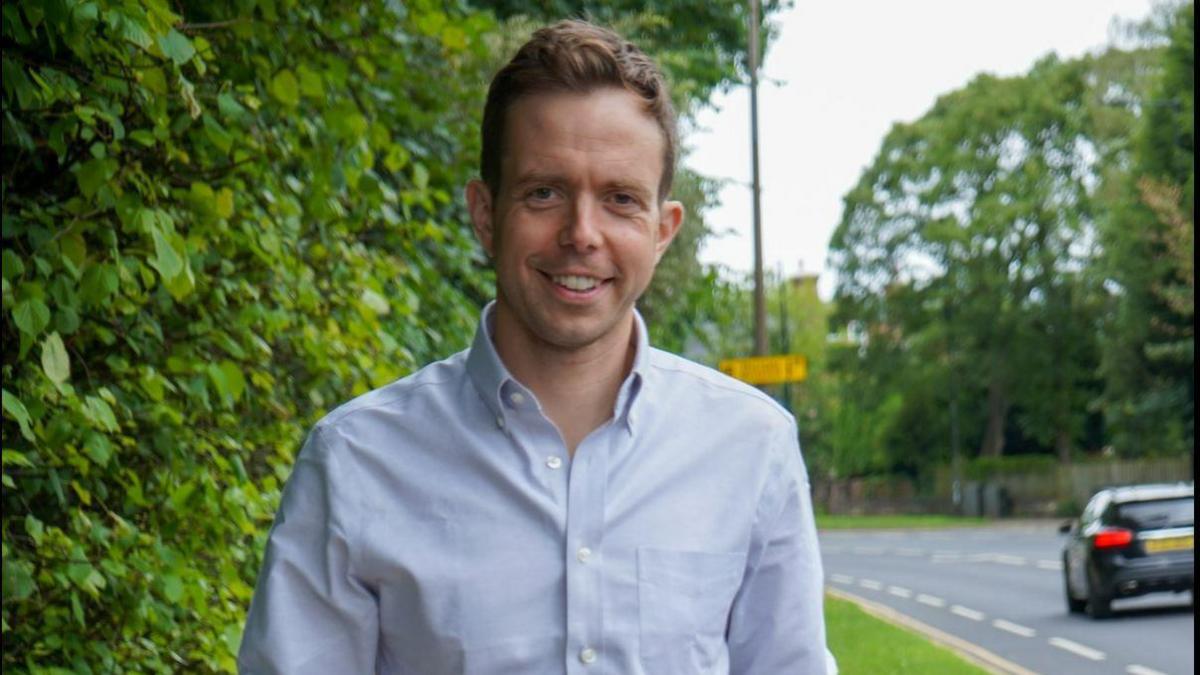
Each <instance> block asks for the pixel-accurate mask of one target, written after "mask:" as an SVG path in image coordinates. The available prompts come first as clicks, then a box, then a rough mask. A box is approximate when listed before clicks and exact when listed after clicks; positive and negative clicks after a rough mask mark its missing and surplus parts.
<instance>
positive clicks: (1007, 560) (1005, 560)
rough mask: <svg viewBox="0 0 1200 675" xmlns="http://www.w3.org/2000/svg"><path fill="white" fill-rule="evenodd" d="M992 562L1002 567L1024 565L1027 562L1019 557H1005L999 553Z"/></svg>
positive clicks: (993, 557)
mask: <svg viewBox="0 0 1200 675" xmlns="http://www.w3.org/2000/svg"><path fill="white" fill-rule="evenodd" d="M992 562H997V563H1000V564H1001V565H1018V566H1019V565H1024V564H1025V562H1026V560H1025V559H1024V558H1022V557H1021V556H1019V555H1004V554H1002V553H997V554H995V555H993V556H992Z"/></svg>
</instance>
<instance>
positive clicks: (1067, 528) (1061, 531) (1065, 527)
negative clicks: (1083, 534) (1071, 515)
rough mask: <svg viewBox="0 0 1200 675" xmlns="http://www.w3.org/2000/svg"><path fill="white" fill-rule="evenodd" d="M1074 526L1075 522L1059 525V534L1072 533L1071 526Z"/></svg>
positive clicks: (1069, 521)
mask: <svg viewBox="0 0 1200 675" xmlns="http://www.w3.org/2000/svg"><path fill="white" fill-rule="evenodd" d="M1073 524H1074V521H1071V520H1068V521H1067V522H1065V523H1063V524H1062V525H1059V526H1058V533H1059V534H1068V533H1069V532H1070V531H1071V525H1073Z"/></svg>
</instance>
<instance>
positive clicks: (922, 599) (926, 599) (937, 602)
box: [917, 593, 946, 607]
mask: <svg viewBox="0 0 1200 675" xmlns="http://www.w3.org/2000/svg"><path fill="white" fill-rule="evenodd" d="M917 602H919V603H921V604H922V605H929V606H930V607H945V606H946V601H945V600H943V599H941V598H939V597H937V596H936V595H926V594H925V593H919V594H918V595H917Z"/></svg>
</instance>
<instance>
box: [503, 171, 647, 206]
mask: <svg viewBox="0 0 1200 675" xmlns="http://www.w3.org/2000/svg"><path fill="white" fill-rule="evenodd" d="M569 182H570V181H568V180H567V179H566V178H565V177H563V175H562V174H558V173H552V172H548V171H530V172H529V173H526V174H523V175H521V176H520V177H518V178H517V179H516V180H514V181H513V183H512V186H513V187H512V189H513V190H515V191H520V190H522V189H524V188H526V187H529V186H530V185H535V184H546V185H554V186H561V185H566V184H567V183H569ZM655 187H657V186H655ZM603 188H604V190H605V191H606V192H608V191H613V190H616V191H620V192H629V193H632V194H633V195H635V196H636V197H638V198H640V199H644V200H648V199H650V197H651V194H652V193H653V190H649V189H647V188H645V187H643V186H641V185H639V184H638V183H636V182H634V181H628V180H621V179H617V180H612V181H609V182H607V183H605V184H604V186H603Z"/></svg>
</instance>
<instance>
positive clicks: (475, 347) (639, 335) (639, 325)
mask: <svg viewBox="0 0 1200 675" xmlns="http://www.w3.org/2000/svg"><path fill="white" fill-rule="evenodd" d="M495 322H496V303H495V301H493V302H491V303H489V304H488V306H487V307H485V308H484V310H483V315H482V318H481V319H480V321H479V326H478V328H476V330H475V339H474V341H473V342H472V343H471V351H470V353H469V354H468V355H467V374H468V376H469V377H470V378H471V382H472V384H474V385H475V389H476V390H477V391H478V392H479V395H480V397H481V398H483V402H484V404H485V405H487V407H488V409H489V410H491V411H492V416H494V417H495V418H496V420H497V421H498V424H499V426H501V427H503V425H504V422H503V420H505V419H507V417H508V415H509V414H510V412H511V410H512V408H513V407H519V406H522V405H531V402H533V401H537V397H536V396H534V395H533V392H531V391H529V389H528V387H526V386H525V385H523V384H521V383H520V382H519V381H518V380H517V379H516V378H514V377H513V376H512V374H511V373H509V372H508V368H506V367H505V366H504V362H503V361H501V360H500V354H499V352H497V351H496V345H495V343H494V342H493V341H492V333H493V332H494V331H495ZM633 332H634V354H633V363H632V366H631V368H630V369H629V374H628V375H627V376H626V377H625V380H624V381H623V382H622V383H621V387H620V389H618V390H617V399H616V403H615V404H614V406H613V419H616V420H620V421H621V422H622V423H623V424H624V425H625V427H626V429H627V430H629V432H630V433H632V432H633V426H634V421H635V419H636V415H635V412H636V408H637V405H638V401H639V399H641V398H643V397H642V389H643V388H644V386H645V370H646V367H647V363H648V361H649V353H650V340H649V337H648V335H647V333H646V322H645V321H643V320H642V315H641V314H640V313H638V311H637V310H634V312H633ZM539 408H540V404H539Z"/></svg>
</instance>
